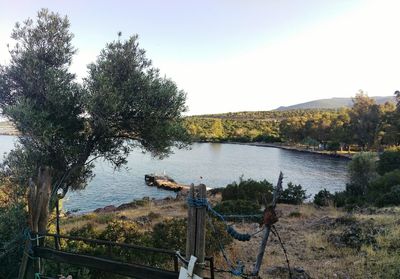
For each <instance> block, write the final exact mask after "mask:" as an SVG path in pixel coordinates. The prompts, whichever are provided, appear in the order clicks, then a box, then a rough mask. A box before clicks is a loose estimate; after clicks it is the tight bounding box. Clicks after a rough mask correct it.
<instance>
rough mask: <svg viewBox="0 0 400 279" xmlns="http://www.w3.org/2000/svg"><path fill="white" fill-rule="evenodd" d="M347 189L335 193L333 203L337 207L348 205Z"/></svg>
mask: <svg viewBox="0 0 400 279" xmlns="http://www.w3.org/2000/svg"><path fill="white" fill-rule="evenodd" d="M346 196H347V194H346V191H342V192H336V193H335V194H333V203H334V205H335V206H336V207H343V206H345V205H346Z"/></svg>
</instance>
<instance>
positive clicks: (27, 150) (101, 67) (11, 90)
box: [0, 9, 188, 192]
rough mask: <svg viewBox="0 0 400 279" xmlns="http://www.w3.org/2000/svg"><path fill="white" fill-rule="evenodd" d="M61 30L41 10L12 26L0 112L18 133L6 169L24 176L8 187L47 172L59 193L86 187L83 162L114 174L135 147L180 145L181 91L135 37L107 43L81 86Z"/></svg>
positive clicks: (1, 74)
mask: <svg viewBox="0 0 400 279" xmlns="http://www.w3.org/2000/svg"><path fill="white" fill-rule="evenodd" d="M69 25H70V24H69V21H68V19H67V18H66V17H61V16H60V15H58V14H56V13H52V12H49V11H48V10H46V9H43V10H41V11H39V13H38V15H37V18H36V20H35V21H34V20H30V19H29V20H27V21H24V22H23V23H22V24H19V23H18V24H16V27H15V29H14V30H13V33H12V38H13V39H14V40H15V41H16V44H15V48H13V49H12V50H11V51H10V54H11V62H10V65H8V66H0V107H1V109H2V112H3V114H4V115H6V116H7V117H8V118H9V119H10V120H11V121H12V122H13V124H14V125H15V126H16V128H17V129H18V130H19V132H20V133H21V136H20V137H19V148H18V150H17V151H18V152H14V153H12V154H10V156H11V157H9V158H8V160H6V162H8V163H9V165H8V169H11V170H12V171H13V172H14V173H17V172H21V173H22V171H21V170H25V173H24V175H23V176H18V179H19V180H20V178H23V181H16V182H18V183H21V185H26V184H27V181H28V179H29V178H32V179H33V180H34V181H35V180H36V176H37V173H38V172H37V170H38V168H39V167H43V166H48V167H49V168H50V169H51V173H52V182H53V185H60V186H61V187H62V188H63V189H64V190H65V191H64V192H66V191H67V190H68V189H69V188H72V189H81V188H83V187H85V186H86V184H87V182H88V180H89V179H90V178H91V177H92V175H93V174H92V169H93V167H94V165H93V162H92V161H91V160H90V159H89V158H97V157H102V158H104V159H105V160H108V161H109V162H111V163H112V164H113V165H114V166H115V167H117V168H118V167H120V166H121V165H123V164H124V163H126V158H127V156H128V154H129V152H130V151H131V150H132V149H133V148H135V147H141V148H142V149H143V150H146V151H149V152H151V153H152V154H153V155H158V156H163V155H166V154H168V153H169V152H170V148H171V146H178V147H182V142H184V143H186V142H187V140H188V137H187V133H186V131H185V129H184V128H183V126H182V123H181V114H182V112H184V111H185V109H186V108H185V93H184V92H183V91H181V90H179V89H178V88H177V86H176V84H175V83H174V82H173V81H171V80H170V79H167V78H165V77H161V76H160V74H159V71H158V69H157V68H154V67H153V66H152V65H151V61H150V60H149V59H148V58H147V57H146V56H145V51H144V50H143V49H141V48H140V47H139V44H138V38H137V36H132V37H130V38H129V39H128V40H126V41H121V40H117V41H114V42H111V43H109V44H107V45H106V47H105V48H104V49H103V50H102V51H101V53H100V55H99V56H98V59H97V61H96V62H95V63H92V64H90V65H89V67H88V77H87V78H86V79H85V80H84V85H83V86H81V85H80V84H78V82H77V81H76V77H75V75H74V74H72V73H70V72H69V69H70V65H71V62H72V58H73V55H74V54H75V52H76V49H75V48H74V47H73V46H72V38H73V34H72V33H71V32H70V31H69ZM15 158H23V160H21V161H19V160H17V159H15ZM15 162H17V163H16V164H14V163H15ZM15 179H16V180H17V176H15Z"/></svg>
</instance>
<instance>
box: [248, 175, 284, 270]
mask: <svg viewBox="0 0 400 279" xmlns="http://www.w3.org/2000/svg"><path fill="white" fill-rule="evenodd" d="M282 180H283V173H282V172H280V173H279V178H278V183H277V185H276V188H275V190H274V195H273V198H272V204H271V205H270V206H268V205H267V204H266V205H265V206H266V208H265V211H264V226H265V230H264V235H263V239H262V242H261V245H260V250H259V252H258V255H257V260H256V263H255V265H254V269H253V272H252V274H251V275H253V276H257V275H258V273H259V272H260V267H261V264H262V260H263V258H264V252H265V247H266V246H267V241H268V237H269V234H270V232H271V226H272V225H273V223H275V222H276V221H277V220H278V219H277V218H276V215H275V206H276V203H277V202H278V198H279V196H280V194H281V192H282Z"/></svg>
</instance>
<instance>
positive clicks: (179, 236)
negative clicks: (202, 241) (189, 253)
mask: <svg viewBox="0 0 400 279" xmlns="http://www.w3.org/2000/svg"><path fill="white" fill-rule="evenodd" d="M212 223H213V226H214V228H215V230H216V233H215V232H214V230H213V229H212V228H211V227H210V226H207V231H206V251H207V254H208V255H214V254H215V253H218V252H219V248H220V247H219V241H221V243H222V244H223V245H225V246H226V245H229V244H231V243H232V241H233V240H232V237H230V236H229V235H228V234H227V233H226V231H225V225H224V224H223V223H222V222H220V221H217V220H212ZM186 228H187V220H186V219H179V218H173V219H167V220H163V221H162V222H160V223H157V224H156V225H155V226H154V227H153V229H152V230H151V231H143V230H142V229H141V228H140V226H139V225H138V224H137V223H135V222H132V221H122V220H113V221H112V222H110V223H109V224H108V225H107V227H106V228H105V229H104V231H102V232H99V231H97V230H96V229H95V227H94V226H93V225H92V224H91V223H88V224H86V225H85V226H82V227H80V228H76V229H72V230H71V231H70V233H69V234H70V235H71V236H79V237H85V238H90V239H103V240H109V241H116V242H120V243H129V244H136V245H140V246H146V247H156V248H161V249H166V250H170V251H185V247H186V233H187V231H186ZM51 241H52V240H51ZM47 244H48V245H51V246H53V245H54V243H47ZM61 248H62V249H63V250H64V251H70V252H75V253H78V252H79V253H83V254H86V255H93V256H105V255H108V253H109V250H108V247H106V246H102V245H95V244H91V243H85V242H82V241H75V240H63V241H61ZM111 252H112V255H113V258H114V259H116V260H122V261H126V262H130V263H136V264H144V265H151V266H153V267H159V268H166V269H172V268H173V261H172V258H171V256H168V255H165V254H158V253H152V252H146V251H143V250H136V249H126V248H122V247H113V248H112V249H111ZM63 270H64V273H65V274H71V275H72V276H73V277H74V278H75V277H76V278H84V279H98V278H101V279H103V278H104V279H105V278H110V279H111V278H112V279H117V278H118V279H119V278H123V277H121V276H118V275H113V274H105V273H104V272H99V271H96V270H90V269H86V268H76V267H72V266H69V265H68V266H64V267H63ZM46 271H47V272H48V273H49V274H50V273H52V272H57V266H56V264H54V263H53V262H51V261H49V262H46ZM54 274H55V273H54Z"/></svg>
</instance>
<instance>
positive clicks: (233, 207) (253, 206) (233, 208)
mask: <svg viewBox="0 0 400 279" xmlns="http://www.w3.org/2000/svg"><path fill="white" fill-rule="evenodd" d="M214 209H215V210H216V211H217V212H219V213H221V214H225V215H229V214H240V215H251V214H260V209H261V207H260V205H259V204H258V203H256V202H252V201H247V200H234V201H233V200H228V201H222V202H220V203H219V204H217V205H216V206H215V207H214Z"/></svg>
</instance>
